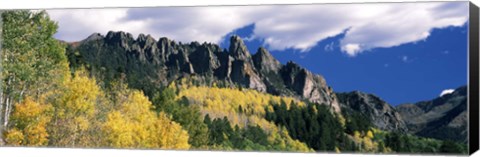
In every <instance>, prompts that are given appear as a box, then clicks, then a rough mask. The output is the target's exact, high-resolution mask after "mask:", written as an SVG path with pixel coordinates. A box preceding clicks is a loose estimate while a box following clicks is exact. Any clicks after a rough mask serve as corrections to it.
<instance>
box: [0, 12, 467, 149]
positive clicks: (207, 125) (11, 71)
mask: <svg viewBox="0 0 480 157" xmlns="http://www.w3.org/2000/svg"><path fill="white" fill-rule="evenodd" d="M1 17H2V29H1V31H2V32H1V41H0V42H1V44H2V47H1V51H2V53H1V60H2V61H1V65H2V71H1V80H2V82H1V86H2V92H0V94H1V95H0V122H1V124H0V146H34V147H75V148H137V149H140V148H141V149H177V150H227V151H289V152H290V151H293V152H337V153H341V152H362V153H395V152H397V153H428V154H437V153H456V154H458V153H466V152H467V146H466V145H465V144H461V143H457V142H453V141H442V140H437V139H432V138H423V137H418V136H415V135H410V134H403V133H397V132H389V131H384V130H380V129H377V128H375V127H374V126H373V125H372V123H371V122H370V120H369V119H368V118H366V117H365V116H364V115H362V113H359V112H358V113H357V112H355V113H350V114H341V113H336V112H332V111H331V109H329V108H328V107H327V105H325V104H317V103H312V102H308V101H306V100H300V99H297V98H294V97H287V96H276V95H271V94H268V93H263V92H259V91H256V90H253V89H247V88H229V87H221V86H217V85H216V84H212V85H210V86H204V85H197V84H195V83H192V81H191V80H188V79H180V80H176V81H172V82H170V83H169V85H168V86H165V87H148V86H147V87H142V89H139V88H132V87H130V86H129V83H130V82H129V81H127V80H125V79H122V77H118V78H116V79H112V80H110V79H109V80H103V79H102V78H100V77H98V75H96V74H94V73H92V72H91V71H89V68H88V66H87V65H83V66H80V65H75V67H73V66H71V63H70V60H69V58H68V56H67V54H66V48H67V45H66V44H65V43H64V42H61V41H58V40H57V39H55V38H54V37H53V36H54V34H55V33H56V31H57V29H58V25H57V23H56V22H55V21H52V20H51V19H50V18H49V16H48V14H47V13H46V12H45V11H36V12H32V11H5V12H2V13H1ZM146 91H148V92H146Z"/></svg>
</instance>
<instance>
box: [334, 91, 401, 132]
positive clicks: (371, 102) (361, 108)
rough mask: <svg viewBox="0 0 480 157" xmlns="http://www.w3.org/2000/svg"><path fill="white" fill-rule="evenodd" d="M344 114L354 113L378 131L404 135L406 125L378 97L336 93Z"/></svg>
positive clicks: (395, 112) (363, 94)
mask: <svg viewBox="0 0 480 157" xmlns="http://www.w3.org/2000/svg"><path fill="white" fill-rule="evenodd" d="M337 96H338V99H339V100H340V104H341V106H342V110H345V112H348V111H352V110H353V111H356V112H360V113H361V114H363V115H364V116H366V117H367V118H369V119H370V121H371V122H372V124H373V125H374V126H376V127H377V128H379V129H382V130H388V131H398V132H403V133H406V132H407V131H408V128H407V125H406V124H405V122H404V119H403V118H402V116H401V115H400V114H399V113H398V112H397V110H396V109H395V108H394V107H392V106H391V105H389V104H388V103H386V102H385V101H383V100H382V99H380V98H379V97H377V96H375V95H372V94H366V93H362V92H359V91H354V92H349V93H337Z"/></svg>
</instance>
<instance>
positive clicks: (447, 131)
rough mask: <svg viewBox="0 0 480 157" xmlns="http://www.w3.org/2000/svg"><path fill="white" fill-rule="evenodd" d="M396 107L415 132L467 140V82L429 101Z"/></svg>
mask: <svg viewBox="0 0 480 157" xmlns="http://www.w3.org/2000/svg"><path fill="white" fill-rule="evenodd" d="M396 109H397V110H398V113H400V115H402V117H404V120H405V122H406V124H407V126H408V128H409V132H410V133H412V134H416V135H418V136H423V137H432V138H437V139H443V140H454V141H457V142H463V143H467V142H468V137H467V136H468V132H467V131H468V128H467V125H468V124H467V121H468V117H467V116H468V113H467V87H466V86H462V87H459V88H457V89H455V91H454V92H453V93H450V94H445V95H443V96H441V97H438V98H436V99H433V100H430V101H421V102H418V103H414V104H403V105H399V106H397V107H396Z"/></svg>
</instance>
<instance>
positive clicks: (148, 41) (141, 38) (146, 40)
mask: <svg viewBox="0 0 480 157" xmlns="http://www.w3.org/2000/svg"><path fill="white" fill-rule="evenodd" d="M137 42H138V44H139V46H140V47H152V46H153V45H154V44H155V43H156V42H157V41H156V40H155V39H154V38H153V37H152V36H150V35H147V36H145V34H140V35H138V37H137Z"/></svg>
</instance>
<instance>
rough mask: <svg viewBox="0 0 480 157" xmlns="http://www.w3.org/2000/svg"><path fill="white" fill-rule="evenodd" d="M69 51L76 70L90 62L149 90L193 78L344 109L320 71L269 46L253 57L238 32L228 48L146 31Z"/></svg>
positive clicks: (95, 39) (93, 39)
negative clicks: (278, 56) (285, 58)
mask: <svg viewBox="0 0 480 157" xmlns="http://www.w3.org/2000/svg"><path fill="white" fill-rule="evenodd" d="M67 55H68V57H69V60H70V63H71V66H72V67H73V68H78V67H80V66H82V65H85V66H86V67H87V68H88V69H89V70H90V71H91V72H92V73H94V74H95V75H98V76H97V77H99V78H101V79H102V80H106V81H105V82H107V83H108V81H109V80H115V79H118V78H123V79H124V80H126V81H127V83H128V84H129V86H131V87H133V88H137V89H142V90H144V92H146V93H147V94H152V93H149V92H150V91H149V89H148V88H151V87H154V88H161V87H164V86H166V85H168V84H169V83H170V82H172V81H174V80H180V79H182V78H188V79H189V80H191V81H192V82H194V83H195V84H197V85H207V86H211V85H213V84H214V83H215V84H217V85H219V86H223V87H241V88H250V89H255V90H257V91H260V92H266V93H270V94H273V95H280V96H292V97H296V98H298V99H301V100H309V101H311V102H315V103H319V104H326V105H329V106H331V109H333V110H334V111H336V112H340V105H339V103H338V100H337V98H336V95H335V93H334V92H333V90H332V88H330V87H329V86H328V85H327V83H326V81H325V79H324V78H323V77H322V76H321V75H317V74H314V73H312V72H310V71H308V70H307V69H305V68H302V67H301V66H299V65H298V64H296V63H294V62H291V61H290V62H288V63H287V64H285V65H282V64H281V63H280V62H279V61H278V60H276V59H275V58H274V57H273V56H272V55H271V54H270V53H269V52H268V51H267V50H266V49H265V48H259V49H258V50H257V52H256V53H255V54H253V55H252V54H251V53H250V52H249V51H248V49H247V47H246V46H245V44H244V42H243V40H242V39H241V38H240V37H238V36H232V37H231V38H230V47H229V48H228V50H227V49H222V48H220V47H219V46H218V45H216V44H210V43H203V44H200V43H198V42H191V43H189V44H182V43H181V42H178V43H177V42H175V41H173V40H170V39H168V38H160V39H159V40H155V39H154V38H152V37H151V36H150V35H144V34H140V35H139V36H138V37H137V38H136V39H134V38H133V36H132V35H131V34H130V33H125V32H121V31H119V32H113V31H110V32H108V33H107V35H106V36H103V35H101V34H99V33H94V34H92V35H90V36H89V37H88V38H86V39H84V40H82V41H79V42H75V43H70V44H68V47H67Z"/></svg>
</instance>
